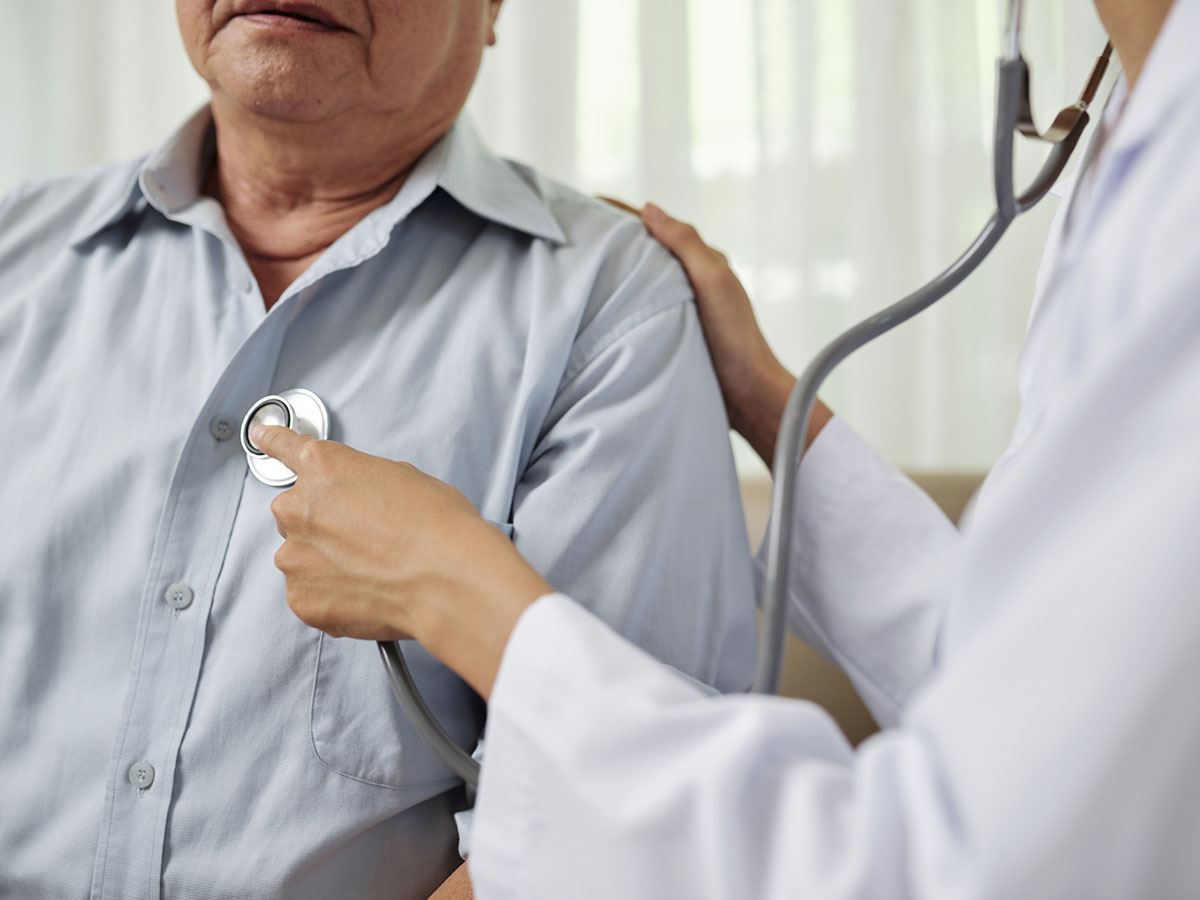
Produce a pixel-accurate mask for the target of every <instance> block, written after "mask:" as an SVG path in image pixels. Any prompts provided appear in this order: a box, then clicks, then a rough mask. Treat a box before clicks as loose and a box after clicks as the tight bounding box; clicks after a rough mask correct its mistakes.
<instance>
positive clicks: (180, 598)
mask: <svg viewBox="0 0 1200 900" xmlns="http://www.w3.org/2000/svg"><path fill="white" fill-rule="evenodd" d="M195 596H196V595H195V594H194V593H192V589H191V588H190V587H188V586H187V585H186V584H173V585H171V586H170V587H169V588H167V591H166V593H165V594H163V599H164V600H166V601H167V603H168V604H169V605H170V607H171V608H172V609H187V608H188V607H189V606H191V605H192V599H193V598H194V597H195Z"/></svg>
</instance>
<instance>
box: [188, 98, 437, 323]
mask: <svg viewBox="0 0 1200 900" xmlns="http://www.w3.org/2000/svg"><path fill="white" fill-rule="evenodd" d="M212 112H213V120H214V122H215V125H216V135H217V140H216V144H217V153H216V162H215V165H214V166H213V168H212V170H211V172H210V173H209V175H208V178H207V180H206V181H205V184H204V192H205V193H206V194H208V195H209V196H212V197H215V198H216V199H217V201H218V202H219V203H220V204H221V206H222V207H223V208H224V210H225V217H226V219H227V220H228V222H229V226H230V230H231V231H232V232H233V235H234V237H235V238H236V239H237V241H238V243H239V244H240V245H241V248H242V252H243V253H244V254H245V256H246V262H247V263H248V264H249V266H250V269H251V271H252V272H253V273H254V276H255V279H256V280H257V281H258V285H259V288H260V289H261V291H262V297H263V302H264V304H265V305H266V307H267V309H270V308H271V307H272V306H273V305H274V304H275V302H276V301H277V300H278V299H279V297H280V296H281V295H282V294H283V292H284V291H285V290H286V289H287V287H288V286H289V285H290V284H291V283H292V282H293V281H295V280H296V278H298V277H299V276H300V275H301V274H303V272H304V271H305V270H306V269H307V268H308V267H309V266H310V265H311V264H312V263H313V262H314V261H315V260H316V259H317V258H318V257H319V256H320V255H321V254H322V253H323V252H324V251H325V250H326V249H328V247H329V246H330V245H331V244H333V242H334V241H336V240H337V239H338V238H339V237H341V236H342V235H343V234H345V233H346V232H347V231H349V230H350V229H351V228H353V227H354V225H355V224H357V223H358V222H359V221H361V220H362V219H363V218H364V217H365V216H366V215H367V214H368V213H370V212H371V211H372V210H374V209H377V208H378V207H380V206H382V205H384V204H385V203H387V202H388V201H389V200H391V199H392V198H393V197H394V196H395V195H396V192H397V191H399V189H400V186H401V185H402V184H403V183H404V180H405V178H406V177H407V175H408V172H409V170H410V169H411V168H412V166H413V165H414V164H415V163H416V161H417V160H418V159H419V158H420V156H421V154H422V153H424V152H425V150H426V149H428V147H429V146H430V145H431V144H433V143H434V142H435V141H436V140H437V139H438V138H439V137H440V136H441V134H440V133H439V132H437V131H436V130H432V131H431V130H429V129H426V130H424V131H421V132H419V133H415V134H412V133H408V132H407V131H406V130H405V129H404V128H403V127H402V126H403V121H401V122H400V123H399V124H398V125H396V124H393V125H391V127H389V128H387V129H384V128H380V127H374V126H375V124H376V123H374V122H368V123H366V125H365V127H364V128H360V129H357V130H356V129H354V128H352V127H350V125H351V124H352V123H340V122H339V123H337V124H335V125H332V126H331V125H328V124H325V123H321V124H318V125H315V126H303V125H294V124H291V123H283V124H280V123H276V122H273V121H265V120H263V119H262V118H261V117H257V116H254V115H252V114H250V113H247V112H246V111H244V110H241V109H239V108H237V107H236V106H234V105H233V104H230V103H228V102H226V101H225V98H224V97H223V96H221V95H219V94H216V93H214V95H213V102H212ZM394 118H397V119H399V117H394ZM444 124H445V123H438V125H439V126H441V125H444ZM445 127H448V125H445ZM442 130H443V131H444V130H445V129H444V128H443V129H442Z"/></svg>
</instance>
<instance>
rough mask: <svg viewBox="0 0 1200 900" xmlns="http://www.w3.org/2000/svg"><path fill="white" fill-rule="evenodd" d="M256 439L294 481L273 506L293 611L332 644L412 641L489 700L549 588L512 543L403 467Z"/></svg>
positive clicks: (307, 440) (274, 438) (446, 489)
mask: <svg viewBox="0 0 1200 900" xmlns="http://www.w3.org/2000/svg"><path fill="white" fill-rule="evenodd" d="M251 439H252V440H253V441H254V443H255V445H256V446H258V447H259V448H260V449H261V450H262V451H263V452H264V453H267V454H269V455H270V456H273V457H275V458H276V459H278V460H279V461H280V462H282V463H283V464H284V465H286V466H287V467H288V468H289V469H291V470H292V471H293V472H295V473H296V476H297V477H296V483H295V485H294V486H293V487H292V488H291V489H290V490H286V491H283V492H282V493H280V494H279V495H278V496H276V497H275V499H274V500H273V501H272V503H271V512H272V513H274V515H275V519H276V522H277V524H278V528H279V534H280V535H281V536H282V537H283V538H284V543H283V546H281V547H280V548H279V551H278V552H277V553H276V554H275V564H276V566H278V567H279V569H280V571H282V572H283V574H284V577H285V578H286V579H287V601H288V605H289V606H290V607H291V608H292V611H293V612H294V613H295V614H296V615H297V616H298V617H299V618H300V619H302V620H303V621H304V622H305V623H307V624H308V625H311V626H312V627H314V628H319V629H320V630H322V631H324V632H327V633H328V634H330V635H333V636H334V637H354V638H364V639H371V640H399V639H404V638H408V637H412V638H415V639H417V640H419V641H420V642H421V643H422V644H424V645H425V647H426V648H427V649H428V650H429V651H430V652H432V653H433V654H434V655H435V656H437V657H438V658H439V659H441V660H442V661H443V662H444V663H446V664H447V665H448V666H450V667H451V668H452V669H454V670H455V671H457V672H458V673H459V675H461V676H462V677H463V678H464V679H465V680H466V681H467V682H468V683H469V684H471V686H472V687H473V688H474V689H475V690H476V691H478V692H479V693H480V694H481V695H482V696H484V697H486V696H488V694H489V693H490V691H491V686H492V682H493V681H494V680H495V676H496V671H497V670H498V669H499V665H500V659H501V656H502V655H503V650H504V645H505V644H506V643H507V641H508V636H509V635H510V634H511V633H512V629H513V627H514V626H515V625H516V622H517V619H518V618H520V615H521V613H522V612H524V610H525V609H526V608H527V607H528V606H529V605H530V604H531V603H532V602H533V601H534V600H536V599H537V598H538V597H541V596H543V595H544V594H549V593H551V592H552V590H551V588H550V586H549V585H547V584H546V582H545V581H544V580H543V579H542V577H541V576H540V575H538V573H537V572H536V571H534V570H533V568H532V567H530V566H529V564H528V563H526V562H525V560H524V559H523V558H522V557H521V555H520V554H519V553H518V552H517V550H516V548H515V547H514V546H513V545H512V542H511V541H509V539H508V538H507V537H506V536H505V535H504V534H503V533H502V532H500V531H499V530H498V529H497V528H495V527H494V526H493V525H491V524H489V523H488V522H486V521H485V520H484V519H482V518H481V517H480V515H479V513H478V512H477V511H476V510H475V507H474V506H472V505H471V503H470V501H468V500H467V498H466V497H464V496H463V495H462V494H461V493H460V492H459V491H457V490H455V489H454V488H452V487H450V486H449V485H447V484H445V483H443V482H441V481H438V480H437V479H436V478H431V477H430V476H428V475H425V474H424V473H422V472H420V471H419V470H417V469H416V468H414V467H413V466H411V465H408V464H407V463H401V462H393V461H392V460H388V459H382V458H380V457H377V456H370V455H368V454H366V453H360V452H359V451H357V450H353V449H351V448H349V447H347V446H345V445H344V444H339V443H336V442H334V441H318V440H315V439H313V438H312V437H310V436H308V435H301V434H297V433H296V432H294V431H291V430H289V429H287V428H282V427H278V426H274V427H262V426H260V427H259V428H256V429H255V430H254V432H253V433H252V435H251Z"/></svg>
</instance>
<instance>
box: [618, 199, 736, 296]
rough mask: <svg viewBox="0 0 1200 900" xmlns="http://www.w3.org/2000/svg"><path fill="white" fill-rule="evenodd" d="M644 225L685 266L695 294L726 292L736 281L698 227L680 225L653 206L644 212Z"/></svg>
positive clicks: (722, 256)
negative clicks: (722, 290)
mask: <svg viewBox="0 0 1200 900" xmlns="http://www.w3.org/2000/svg"><path fill="white" fill-rule="evenodd" d="M642 221H643V222H644V223H645V225H646V228H647V229H648V230H649V231H650V233H651V234H652V235H654V237H655V238H656V239H657V240H658V241H659V243H661V244H662V245H663V246H664V247H666V248H667V249H668V250H670V251H671V252H672V253H673V254H675V256H676V257H677V258H678V259H679V261H680V262H681V263H682V264H683V268H684V269H685V270H687V274H688V278H689V280H690V281H691V282H692V287H694V288H695V289H696V293H698V294H699V293H703V292H707V291H714V290H720V289H723V288H724V289H727V288H729V287H730V282H731V281H733V282H736V281H737V277H736V276H735V275H734V274H733V270H732V269H731V268H730V267H729V260H728V259H727V258H726V257H725V254H724V253H722V252H721V251H720V250H717V249H715V248H713V247H710V246H709V245H708V244H707V243H705V241H704V238H702V237H701V236H700V232H698V231H697V230H696V226H694V225H689V224H688V223H687V222H681V221H680V220H679V219H676V218H674V217H672V216H670V215H668V214H667V213H666V212H664V211H663V210H662V209H661V208H659V207H657V206H655V205H654V204H653V203H647V204H646V207H645V209H643V210H642ZM739 287H740V284H739Z"/></svg>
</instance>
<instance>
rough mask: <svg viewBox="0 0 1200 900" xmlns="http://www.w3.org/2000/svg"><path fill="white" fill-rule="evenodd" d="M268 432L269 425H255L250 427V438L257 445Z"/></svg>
mask: <svg viewBox="0 0 1200 900" xmlns="http://www.w3.org/2000/svg"><path fill="white" fill-rule="evenodd" d="M266 434H267V426H265V425H255V426H254V427H253V428H251V429H250V440H251V442H252V443H253V444H254V446H256V447H257V446H258V442H259V441H261V440H262V439H263V438H264V437H266Z"/></svg>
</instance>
